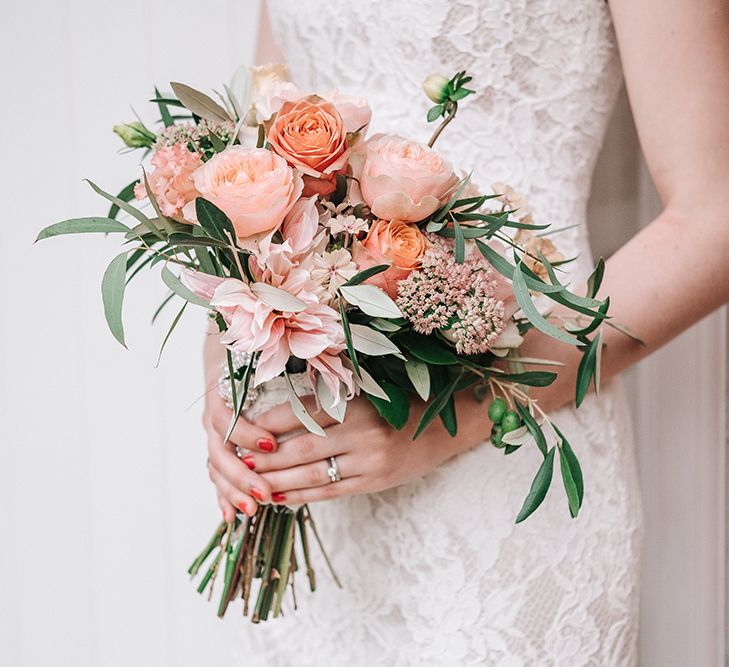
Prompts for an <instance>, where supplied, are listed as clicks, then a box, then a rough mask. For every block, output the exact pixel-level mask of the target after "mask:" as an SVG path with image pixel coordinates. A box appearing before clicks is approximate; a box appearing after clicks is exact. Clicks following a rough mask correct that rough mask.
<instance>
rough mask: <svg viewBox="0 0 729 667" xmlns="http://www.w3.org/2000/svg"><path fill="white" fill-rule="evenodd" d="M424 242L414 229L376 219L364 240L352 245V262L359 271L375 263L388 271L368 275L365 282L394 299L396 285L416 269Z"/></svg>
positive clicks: (427, 243)
mask: <svg viewBox="0 0 729 667" xmlns="http://www.w3.org/2000/svg"><path fill="white" fill-rule="evenodd" d="M429 245H430V244H429V242H428V239H427V238H426V237H425V235H424V234H423V233H422V232H421V231H420V230H419V229H418V228H417V227H416V226H415V225H409V224H407V223H405V222H402V221H401V220H391V221H389V222H388V221H386V220H376V221H375V222H374V223H373V224H372V227H370V231H369V233H368V234H367V237H366V238H365V240H364V241H363V242H362V243H361V244H355V246H354V260H355V262H357V264H358V266H359V269H360V270H362V269H366V268H368V267H370V266H375V265H377V264H390V268H389V269H387V270H386V271H383V272H382V273H378V274H377V275H374V276H372V277H371V278H370V279H369V280H368V281H367V282H369V283H371V284H373V285H376V286H377V287H380V288H382V289H383V290H385V292H387V293H388V294H389V295H390V296H391V297H393V298H394V297H395V296H397V283H398V282H399V281H400V280H403V279H404V278H406V277H407V276H408V274H409V273H410V272H411V271H412V270H413V269H417V268H418V267H419V266H420V260H421V259H422V257H423V255H424V254H425V251H426V250H427V249H428V246H429Z"/></svg>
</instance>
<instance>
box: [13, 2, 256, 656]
mask: <svg viewBox="0 0 729 667" xmlns="http://www.w3.org/2000/svg"><path fill="white" fill-rule="evenodd" d="M246 7H248V8H250V7H253V9H254V10H255V9H256V7H255V3H244V2H236V1H235V0H211V1H208V2H205V3H200V2H193V1H191V0H177V1H176V2H174V3H173V2H162V1H160V0H145V1H142V0H125V2H98V1H92V0H67V1H66V2H64V1H58V2H51V1H50V0H43V1H41V2H34V3H22V2H17V1H16V2H13V3H3V21H2V22H0V26H1V27H0V31H2V33H1V34H0V49H1V52H0V55H1V56H2V59H1V62H2V65H0V66H1V67H2V82H3V92H2V94H1V95H0V98H1V99H2V101H1V102H0V113H1V114H2V128H3V132H2V147H3V156H4V159H3V161H2V167H1V169H2V174H1V178H0V183H1V186H0V187H2V194H3V196H2V220H3V225H2V226H3V233H2V240H0V244H1V246H2V253H0V255H1V256H2V260H0V294H1V301H0V412H1V413H2V418H1V419H0V442H1V443H2V444H1V446H2V454H1V455H0V544H1V546H0V572H1V573H2V584H1V585H0V591H1V592H0V664H3V665H18V666H28V667H31V666H32V667H36V666H40V665H54V667H56V666H59V667H60V666H65V665H69V666H71V665H74V666H83V667H86V666H91V665H104V666H105V667H106V666H116V665H120V666H121V665H125V666H126V665H135V666H136V665H155V666H160V665H201V664H208V663H215V662H216V658H223V657H224V656H226V655H227V653H228V646H227V645H226V642H225V641H223V640H222V639H223V635H224V634H225V627H224V624H222V623H220V622H219V621H218V620H217V619H216V618H215V615H214V613H213V609H212V608H211V606H209V605H208V604H207V603H205V602H204V601H203V600H202V599H200V598H199V596H198V595H197V594H196V593H195V592H194V591H193V590H192V587H191V585H190V584H189V583H188V581H187V577H186V574H185V572H186V569H187V566H188V565H189V562H188V561H190V560H191V559H192V557H193V556H194V555H195V552H196V550H199V549H200V548H202V545H203V544H204V542H205V541H207V539H208V537H209V535H207V532H208V529H209V528H212V527H213V526H214V525H215V522H216V521H217V520H218V518H219V516H218V510H217V506H216V504H215V500H214V497H213V496H212V495H211V489H210V488H209V482H208V480H207V474H206V471H205V452H204V440H203V433H202V429H201V427H200V421H199V413H200V407H199V404H198V405H195V406H193V407H192V408H191V409H189V410H188V409H187V406H189V405H190V404H191V403H192V402H193V401H194V400H195V399H196V398H197V397H198V396H199V395H200V393H201V386H202V385H201V364H200V354H199V350H200V346H201V340H202V336H201V331H202V321H201V318H200V316H198V317H195V316H193V315H192V314H190V317H189V319H187V320H186V321H183V322H182V323H181V325H180V328H179V329H178V330H177V331H176V335H175V336H174V339H173V340H172V342H171V344H170V346H169V347H168V349H167V350H166V355H165V358H164V359H163V361H162V364H161V366H160V368H159V369H155V368H154V362H155V358H156V351H157V348H158V345H159V341H160V340H161V338H162V336H164V332H165V331H166V326H167V325H168V323H169V322H170V319H171V317H172V316H173V315H174V312H172V311H171V312H168V313H166V314H165V316H163V317H162V318H161V319H162V322H161V323H158V324H157V325H156V326H155V328H154V330H150V326H149V319H150V316H151V313H152V312H153V310H154V307H155V305H156V303H157V301H158V300H159V297H160V296H161V295H163V293H164V291H163V289H161V288H160V285H159V284H158V283H159V280H158V278H157V277H156V276H154V277H153V276H152V275H150V276H149V277H148V279H147V280H144V281H142V282H139V283H138V284H137V285H133V286H132V289H131V290H130V292H129V293H128V295H127V299H128V308H127V310H126V327H127V332H128V344H129V347H130V351H126V350H124V349H123V348H122V347H121V346H119V345H118V344H117V343H116V342H115V341H114V340H113V338H112V337H111V336H110V335H109V333H108V331H107V330H106V326H105V324H104V320H103V314H102V307H101V298H100V291H99V283H100V279H101V275H102V273H103V271H104V268H105V266H106V263H107V262H108V261H109V260H110V259H111V258H112V257H113V256H114V255H115V254H116V253H117V252H118V250H117V244H118V240H117V239H109V240H108V241H105V240H104V239H102V238H98V237H94V238H92V237H86V238H82V237H75V238H71V237H66V238H59V239H54V240H51V241H45V242H43V243H41V244H38V245H37V246H33V245H32V242H33V240H34V238H35V235H36V234H37V232H38V230H39V229H40V228H41V227H43V226H45V225H47V224H49V223H51V222H55V221H58V220H62V219H64V218H68V217H76V216H78V215H96V214H101V215H104V214H105V211H106V207H105V206H104V204H103V201H102V200H100V199H99V198H98V197H96V196H95V195H93V193H92V192H91V191H90V189H89V188H88V186H87V185H86V184H85V183H82V180H81V179H83V178H85V177H90V178H92V179H93V180H95V181H96V182H98V183H99V184H100V185H101V186H102V187H104V188H105V189H108V190H115V191H116V189H119V188H121V187H122V186H123V185H125V184H126V183H128V182H129V181H131V180H132V179H133V178H134V176H135V175H136V173H137V170H136V168H135V165H136V162H137V160H138V158H137V157H136V156H134V155H125V156H116V155H115V153H116V151H117V150H118V149H119V148H120V145H121V144H120V141H119V140H118V138H117V137H116V136H115V135H113V134H112V132H111V127H112V125H113V124H115V123H118V122H120V121H121V122H125V121H128V120H131V119H132V118H133V116H132V112H131V110H130V108H129V105H130V104H133V105H134V107H135V108H136V109H137V110H138V111H139V112H140V113H142V114H143V115H144V116H145V117H147V118H149V117H150V111H151V107H152V105H149V104H147V103H146V100H147V99H148V98H149V97H151V94H152V92H153V91H152V85H153V84H154V83H157V84H158V85H160V86H164V85H165V84H166V83H167V82H169V81H170V80H175V79H179V80H183V81H185V82H188V83H190V84H192V85H195V86H198V87H202V88H209V87H212V86H216V87H221V86H219V84H221V83H222V82H225V81H227V80H228V78H229V76H230V74H231V73H232V71H233V70H234V68H235V67H236V66H237V65H239V64H240V63H242V62H245V61H248V60H249V58H250V54H251V50H252V47H253V40H254V28H255V24H256V16H255V11H250V10H246ZM196 314H197V313H196ZM234 620H235V621H237V620H238V619H234ZM218 640H219V641H218Z"/></svg>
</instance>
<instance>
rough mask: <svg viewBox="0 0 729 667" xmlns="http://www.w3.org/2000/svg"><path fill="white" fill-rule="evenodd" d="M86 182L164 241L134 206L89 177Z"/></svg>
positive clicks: (147, 219) (98, 193)
mask: <svg viewBox="0 0 729 667" xmlns="http://www.w3.org/2000/svg"><path fill="white" fill-rule="evenodd" d="M86 182H87V183H88V184H89V185H90V186H91V189H92V190H93V191H94V192H95V193H96V194H97V195H100V196H102V197H103V198H104V199H106V200H107V201H110V202H111V203H112V204H116V205H117V206H118V207H119V208H120V209H121V210H122V211H124V212H125V213H128V214H129V215H131V216H132V217H133V218H135V219H136V220H138V221H139V222H141V223H142V224H143V225H144V226H145V227H147V229H149V231H150V232H152V234H154V235H155V236H156V237H157V238H158V239H159V240H160V241H164V236H163V235H162V234H161V233H160V231H159V230H158V229H157V228H156V227H155V226H154V225H153V224H152V223H151V222H150V220H149V218H148V217H147V216H146V215H144V213H142V212H141V211H140V210H139V209H138V208H137V207H136V206H132V205H131V204H129V203H128V202H125V201H123V200H122V199H119V197H115V196H114V195H110V194H109V193H108V192H104V190H102V189H101V188H100V187H99V186H98V185H96V183H94V182H92V181H90V180H89V179H86Z"/></svg>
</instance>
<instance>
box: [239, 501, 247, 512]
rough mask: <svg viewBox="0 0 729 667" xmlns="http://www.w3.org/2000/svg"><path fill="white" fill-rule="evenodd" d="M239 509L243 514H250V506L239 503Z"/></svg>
mask: <svg viewBox="0 0 729 667" xmlns="http://www.w3.org/2000/svg"><path fill="white" fill-rule="evenodd" d="M238 509H239V510H240V511H241V512H243V514H248V505H246V504H245V503H238Z"/></svg>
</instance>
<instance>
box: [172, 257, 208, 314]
mask: <svg viewBox="0 0 729 667" xmlns="http://www.w3.org/2000/svg"><path fill="white" fill-rule="evenodd" d="M161 275H162V282H163V283H164V284H165V285H167V287H169V288H170V289H171V290H172V291H173V292H174V293H175V294H177V296H180V297H182V298H183V299H185V301H189V302H190V303H193V304H195V305H196V306H202V307H203V308H210V304H209V303H208V302H207V301H205V299H203V298H202V297H200V296H198V295H197V294H195V292H193V291H192V290H191V289H189V288H188V287H187V286H186V285H184V284H183V282H182V281H181V280H180V279H179V278H178V277H177V276H176V275H175V274H174V273H172V271H170V270H169V269H168V268H167V267H166V266H163V267H162V274H161Z"/></svg>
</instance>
